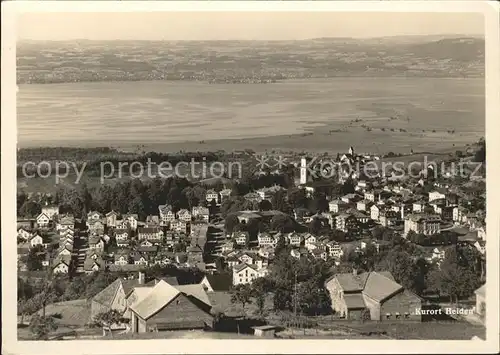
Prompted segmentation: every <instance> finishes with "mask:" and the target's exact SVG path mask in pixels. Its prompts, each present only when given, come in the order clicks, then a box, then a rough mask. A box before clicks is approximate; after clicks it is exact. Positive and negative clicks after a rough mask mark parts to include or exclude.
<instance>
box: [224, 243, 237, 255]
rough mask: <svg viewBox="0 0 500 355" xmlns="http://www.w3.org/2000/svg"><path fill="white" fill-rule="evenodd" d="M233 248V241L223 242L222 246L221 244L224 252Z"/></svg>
mask: <svg viewBox="0 0 500 355" xmlns="http://www.w3.org/2000/svg"><path fill="white" fill-rule="evenodd" d="M233 249H234V248H233V243H231V242H226V243H224V244H222V246H221V252H222V253H225V252H229V251H233Z"/></svg>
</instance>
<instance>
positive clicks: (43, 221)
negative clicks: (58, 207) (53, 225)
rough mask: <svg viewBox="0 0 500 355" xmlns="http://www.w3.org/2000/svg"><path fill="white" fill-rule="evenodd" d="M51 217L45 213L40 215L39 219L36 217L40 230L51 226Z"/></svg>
mask: <svg viewBox="0 0 500 355" xmlns="http://www.w3.org/2000/svg"><path fill="white" fill-rule="evenodd" d="M50 221H51V219H50V217H49V216H48V215H47V214H45V213H40V214H39V215H38V216H37V217H36V224H37V226H38V227H40V228H46V227H48V226H49V224H50Z"/></svg>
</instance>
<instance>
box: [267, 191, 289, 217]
mask: <svg viewBox="0 0 500 355" xmlns="http://www.w3.org/2000/svg"><path fill="white" fill-rule="evenodd" d="M271 204H272V208H273V209H274V210H277V211H281V212H284V213H286V214H290V213H291V210H292V208H291V206H290V204H289V203H288V201H287V195H286V191H285V190H279V191H277V192H276V193H275V194H274V195H273V197H272V198H271Z"/></svg>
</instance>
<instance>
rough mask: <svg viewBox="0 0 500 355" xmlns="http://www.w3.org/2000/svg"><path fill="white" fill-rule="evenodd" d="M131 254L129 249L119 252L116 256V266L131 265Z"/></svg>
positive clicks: (114, 256)
mask: <svg viewBox="0 0 500 355" xmlns="http://www.w3.org/2000/svg"><path fill="white" fill-rule="evenodd" d="M129 253H130V252H129V251H128V250H127V249H121V250H118V251H117V252H116V253H115V254H114V255H113V258H114V264H115V265H127V264H129V259H130V254H129Z"/></svg>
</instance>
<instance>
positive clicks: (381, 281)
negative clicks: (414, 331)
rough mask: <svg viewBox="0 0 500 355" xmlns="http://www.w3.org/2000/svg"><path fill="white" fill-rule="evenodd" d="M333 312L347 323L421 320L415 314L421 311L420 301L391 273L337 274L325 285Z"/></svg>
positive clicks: (354, 272)
mask: <svg viewBox="0 0 500 355" xmlns="http://www.w3.org/2000/svg"><path fill="white" fill-rule="evenodd" d="M325 287H326V289H327V290H328V292H329V294H330V298H331V301H332V309H333V310H335V312H336V313H337V314H339V315H340V316H341V317H343V318H346V319H362V317H365V314H367V316H368V317H369V319H371V320H376V321H386V320H389V321H392V320H395V319H401V320H413V321H415V320H418V321H420V320H421V316H420V315H419V314H418V313H417V312H415V310H416V309H421V306H422V300H421V299H420V297H418V296H417V295H415V294H414V293H412V292H410V291H409V290H407V289H405V288H404V287H403V286H401V285H400V284H398V283H397V282H396V281H394V277H393V276H392V275H391V273H389V272H384V271H382V272H374V271H372V272H367V273H362V274H357V272H356V271H355V270H354V271H353V273H345V274H336V275H334V276H333V277H331V278H330V279H328V280H327V281H326V282H325Z"/></svg>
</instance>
